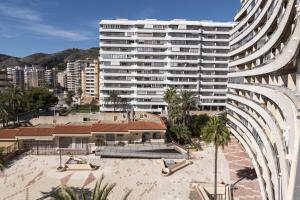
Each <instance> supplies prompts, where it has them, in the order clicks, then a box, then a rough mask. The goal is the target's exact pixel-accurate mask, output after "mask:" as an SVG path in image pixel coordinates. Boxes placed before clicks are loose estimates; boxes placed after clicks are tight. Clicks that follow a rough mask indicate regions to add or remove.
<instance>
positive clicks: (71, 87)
mask: <svg viewBox="0 0 300 200" xmlns="http://www.w3.org/2000/svg"><path fill="white" fill-rule="evenodd" d="M87 65H88V60H76V61H74V62H68V63H67V70H66V71H67V89H68V91H74V92H76V93H77V92H78V89H79V88H81V71H82V70H83V69H84V68H85V67H86V66H87Z"/></svg>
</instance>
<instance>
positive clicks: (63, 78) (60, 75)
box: [56, 71, 67, 88]
mask: <svg viewBox="0 0 300 200" xmlns="http://www.w3.org/2000/svg"><path fill="white" fill-rule="evenodd" d="M56 76H57V83H58V84H59V85H60V87H62V88H67V73H66V71H62V72H57V75H56Z"/></svg>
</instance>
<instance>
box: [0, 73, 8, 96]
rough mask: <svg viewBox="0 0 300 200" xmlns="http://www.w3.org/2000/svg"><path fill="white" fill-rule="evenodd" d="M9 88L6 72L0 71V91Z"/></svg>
mask: <svg viewBox="0 0 300 200" xmlns="http://www.w3.org/2000/svg"><path fill="white" fill-rule="evenodd" d="M8 86H9V79H8V77H7V72H6V70H0V91H1V90H4V89H5V88H7V87H8Z"/></svg>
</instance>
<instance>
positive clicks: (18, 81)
mask: <svg viewBox="0 0 300 200" xmlns="http://www.w3.org/2000/svg"><path fill="white" fill-rule="evenodd" d="M6 71H7V78H8V79H9V80H11V82H12V84H13V85H14V86H18V87H21V88H24V68H22V67H20V66H15V67H7V68H6Z"/></svg>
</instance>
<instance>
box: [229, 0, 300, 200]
mask: <svg viewBox="0 0 300 200" xmlns="http://www.w3.org/2000/svg"><path fill="white" fill-rule="evenodd" d="M241 2H242V8H241V9H240V11H239V12H238V13H237V14H236V17H235V21H236V22H238V23H237V25H236V26H235V27H234V28H233V30H232V33H231V41H230V48H231V49H230V53H229V56H230V62H229V71H230V73H229V75H228V77H229V84H228V88H229V89H228V95H227V96H228V102H227V110H228V118H229V120H230V121H229V126H230V129H231V132H232V134H233V135H235V137H236V138H237V139H238V140H239V141H240V142H241V144H242V145H243V146H244V148H245V150H246V151H247V153H248V154H249V156H250V157H251V159H252V162H253V165H254V167H255V169H256V173H257V176H258V179H259V183H260V189H261V193H262V198H263V199H270V200H271V199H275V200H281V199H284V200H285V199H287V200H297V199H300V162H299V158H300V154H299V140H300V137H299V136H300V123H299V119H300V117H299V116H298V115H299V111H300V110H299V109H300V96H299V94H300V93H299V92H300V57H299V46H300V45H299V42H300V21H299V20H300V12H299V7H298V5H297V4H300V3H299V1H297V0H244V1H243V0H242V1H241Z"/></svg>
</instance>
